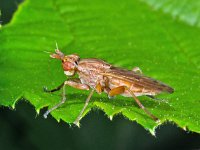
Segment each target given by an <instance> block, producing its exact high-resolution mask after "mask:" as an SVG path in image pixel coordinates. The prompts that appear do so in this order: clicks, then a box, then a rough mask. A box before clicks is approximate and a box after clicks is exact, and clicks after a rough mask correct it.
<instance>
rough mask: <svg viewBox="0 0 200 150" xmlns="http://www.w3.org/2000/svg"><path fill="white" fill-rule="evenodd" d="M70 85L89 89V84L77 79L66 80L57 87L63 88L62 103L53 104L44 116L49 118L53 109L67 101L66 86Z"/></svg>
mask: <svg viewBox="0 0 200 150" xmlns="http://www.w3.org/2000/svg"><path fill="white" fill-rule="evenodd" d="M66 85H68V86H71V87H74V88H77V89H81V90H89V89H90V88H89V86H88V85H86V84H82V83H80V82H77V80H68V81H65V82H64V83H63V86H59V88H56V89H61V88H63V92H62V99H61V101H60V103H58V104H56V105H55V106H53V107H52V108H51V109H49V110H47V111H46V112H45V113H44V115H43V116H44V118H47V116H48V114H49V113H50V112H52V111H53V110H55V109H57V108H58V107H59V106H60V105H62V104H63V103H64V102H65V101H66V95H65V86H66ZM52 91H53V92H54V91H55V90H49V91H47V92H52Z"/></svg>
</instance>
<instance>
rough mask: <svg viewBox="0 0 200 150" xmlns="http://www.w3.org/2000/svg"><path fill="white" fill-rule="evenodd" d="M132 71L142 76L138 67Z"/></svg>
mask: <svg viewBox="0 0 200 150" xmlns="http://www.w3.org/2000/svg"><path fill="white" fill-rule="evenodd" d="M132 71H133V72H135V73H139V74H142V70H141V69H140V68H139V67H134V68H133V69H132Z"/></svg>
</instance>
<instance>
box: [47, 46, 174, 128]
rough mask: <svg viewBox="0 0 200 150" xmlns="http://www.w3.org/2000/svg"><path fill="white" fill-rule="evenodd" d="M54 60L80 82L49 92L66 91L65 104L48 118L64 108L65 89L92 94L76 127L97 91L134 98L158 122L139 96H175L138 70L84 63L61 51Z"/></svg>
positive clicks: (95, 61)
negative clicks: (164, 94)
mask: <svg viewBox="0 0 200 150" xmlns="http://www.w3.org/2000/svg"><path fill="white" fill-rule="evenodd" d="M50 57H51V58H56V59H60V60H61V61H62V67H63V70H64V73H65V75H67V76H70V77H71V76H74V75H75V74H76V73H77V74H78V76H79V78H77V79H70V78H69V79H68V80H66V81H65V82H64V83H62V84H61V85H60V86H58V87H57V88H56V89H53V90H47V89H46V88H45V91H46V92H55V91H58V90H60V89H61V88H63V92H62V100H61V102H60V103H58V104H57V105H55V106H54V107H52V108H51V109H49V110H48V111H47V112H46V113H45V114H44V117H45V118H47V115H48V114H49V113H50V112H51V111H53V110H54V109H56V108H58V107H59V106H60V105H62V104H63V103H64V102H65V100H66V96H65V86H66V85H67V86H71V87H74V88H77V89H81V90H90V89H91V91H90V94H89V96H88V97H87V99H86V102H85V105H84V107H83V108H82V110H81V112H80V114H79V115H78V117H77V118H76V120H75V121H74V124H76V125H78V124H79V121H80V119H81V117H82V114H83V112H84V110H85V109H86V107H87V105H88V103H89V101H90V99H91V97H92V95H93V93H94V91H96V92H97V93H102V92H105V93H106V94H107V95H108V97H113V96H115V95H122V96H125V97H132V98H133V99H134V100H135V101H136V103H137V104H138V105H139V107H140V108H141V109H143V110H144V111H145V113H146V114H147V115H148V116H149V117H151V118H152V119H153V120H155V121H159V119H158V118H157V117H156V116H154V115H153V114H152V113H151V112H150V111H148V110H147V109H146V108H145V107H144V106H143V105H142V103H141V102H140V101H139V99H138V98H137V96H142V95H146V96H149V97H151V98H154V96H155V95H157V94H160V93H162V92H167V93H173V91H174V90H173V88H171V87H169V86H168V85H166V84H163V83H161V82H160V81H157V80H154V79H152V78H149V77H146V76H144V75H142V72H141V70H140V69H139V68H138V67H135V68H134V69H133V70H131V71H130V70H126V69H122V68H118V67H114V66H112V65H111V64H109V63H106V62H105V61H103V60H101V59H96V58H87V59H80V57H79V56H78V55H77V54H72V55H64V54H63V53H62V52H61V51H59V50H58V48H57V49H56V51H55V53H54V54H51V55H50Z"/></svg>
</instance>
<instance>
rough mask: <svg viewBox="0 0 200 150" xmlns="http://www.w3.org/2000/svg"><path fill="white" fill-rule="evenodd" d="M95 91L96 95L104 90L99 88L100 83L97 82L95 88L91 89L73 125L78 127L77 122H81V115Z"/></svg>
mask: <svg viewBox="0 0 200 150" xmlns="http://www.w3.org/2000/svg"><path fill="white" fill-rule="evenodd" d="M95 90H96V92H97V93H101V92H102V91H103V90H104V89H103V87H102V86H101V84H100V82H99V81H98V82H97V84H96V87H95V88H94V89H92V91H91V92H90V94H89V95H88V97H87V99H86V101H85V105H84V106H83V108H82V110H81V112H80V113H79V115H78V117H77V118H76V120H75V121H74V124H75V125H77V126H79V121H80V120H81V117H82V114H83V112H84V111H85V109H86V108H87V106H88V104H89V101H90V99H91V97H92V95H93V93H94V91H95Z"/></svg>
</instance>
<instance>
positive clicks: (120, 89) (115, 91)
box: [109, 86, 160, 122]
mask: <svg viewBox="0 0 200 150" xmlns="http://www.w3.org/2000/svg"><path fill="white" fill-rule="evenodd" d="M125 90H127V91H128V92H129V93H130V94H131V96H132V97H133V99H134V100H135V101H136V103H137V104H138V105H139V106H140V108H142V109H143V110H144V111H145V113H147V115H149V116H150V117H151V118H152V119H153V120H154V121H156V122H159V121H160V120H159V119H158V118H157V117H156V116H154V115H153V114H152V113H151V112H150V111H148V110H147V109H146V108H145V107H144V106H143V105H142V103H141V102H140V101H139V99H138V98H137V97H136V96H135V94H134V93H133V92H132V91H131V90H130V89H129V88H128V87H126V86H119V87H116V88H114V89H112V90H111V91H110V92H109V95H110V96H114V95H119V94H122V93H124V92H125Z"/></svg>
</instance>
